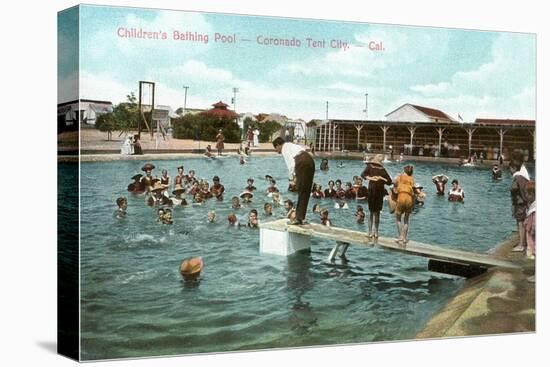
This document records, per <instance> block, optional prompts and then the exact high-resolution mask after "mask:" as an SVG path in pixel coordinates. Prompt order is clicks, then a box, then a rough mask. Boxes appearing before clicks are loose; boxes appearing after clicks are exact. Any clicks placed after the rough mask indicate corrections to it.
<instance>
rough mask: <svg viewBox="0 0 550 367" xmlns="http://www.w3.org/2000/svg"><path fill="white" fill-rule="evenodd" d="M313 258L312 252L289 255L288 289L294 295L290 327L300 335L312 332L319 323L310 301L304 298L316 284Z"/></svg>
mask: <svg viewBox="0 0 550 367" xmlns="http://www.w3.org/2000/svg"><path fill="white" fill-rule="evenodd" d="M311 266H312V258H311V253H310V252H307V251H306V252H299V253H296V254H294V255H291V256H289V257H288V262H287V289H288V290H289V291H290V294H291V295H293V299H292V300H291V301H290V303H291V305H290V316H289V322H290V328H291V330H293V331H295V332H296V333H298V334H299V335H304V334H307V333H309V332H311V328H312V327H313V326H315V325H316V324H317V316H316V314H315V312H314V311H313V308H312V307H311V304H310V302H307V301H305V300H304V299H303V298H304V296H305V294H306V293H307V292H308V291H310V290H312V289H313V288H314V285H315V280H314V276H313V274H312V273H311Z"/></svg>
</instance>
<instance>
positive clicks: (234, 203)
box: [231, 196, 241, 209]
mask: <svg viewBox="0 0 550 367" xmlns="http://www.w3.org/2000/svg"><path fill="white" fill-rule="evenodd" d="M231 208H233V209H240V208H241V202H240V200H239V197H238V196H233V197H232V198H231Z"/></svg>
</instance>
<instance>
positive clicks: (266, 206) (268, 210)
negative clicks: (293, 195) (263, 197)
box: [264, 203, 273, 217]
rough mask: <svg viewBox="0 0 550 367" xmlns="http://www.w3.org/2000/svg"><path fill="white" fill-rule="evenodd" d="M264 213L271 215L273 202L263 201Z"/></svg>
mask: <svg viewBox="0 0 550 367" xmlns="http://www.w3.org/2000/svg"><path fill="white" fill-rule="evenodd" d="M264 215H265V216H267V217H270V216H272V215H273V204H271V203H265V204H264Z"/></svg>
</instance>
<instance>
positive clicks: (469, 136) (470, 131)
mask: <svg viewBox="0 0 550 367" xmlns="http://www.w3.org/2000/svg"><path fill="white" fill-rule="evenodd" d="M475 131H476V129H473V128H468V129H466V132H467V133H468V157H470V156H471V155H472V136H473V135H474V132H475Z"/></svg>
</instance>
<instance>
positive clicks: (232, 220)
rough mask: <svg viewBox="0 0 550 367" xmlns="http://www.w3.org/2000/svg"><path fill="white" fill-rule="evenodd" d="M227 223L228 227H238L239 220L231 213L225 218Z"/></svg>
mask: <svg viewBox="0 0 550 367" xmlns="http://www.w3.org/2000/svg"><path fill="white" fill-rule="evenodd" d="M227 222H228V223H229V225H230V226H233V227H239V226H240V224H239V220H238V219H237V216H236V215H235V213H231V214H229V215H228V216H227Z"/></svg>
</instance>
